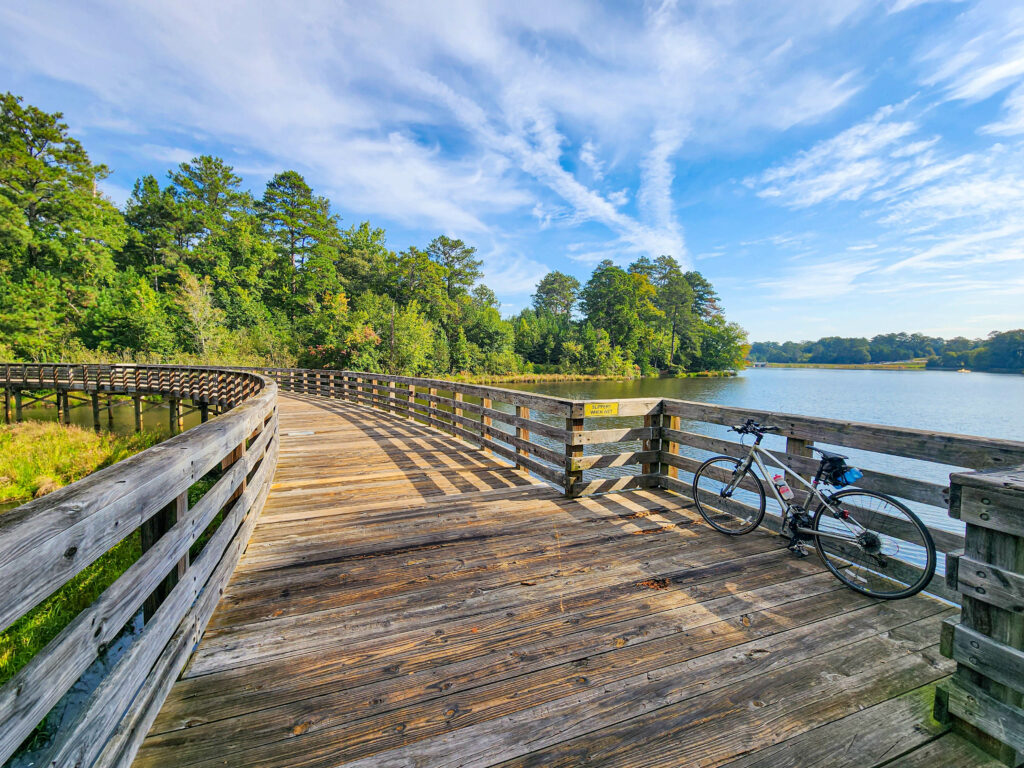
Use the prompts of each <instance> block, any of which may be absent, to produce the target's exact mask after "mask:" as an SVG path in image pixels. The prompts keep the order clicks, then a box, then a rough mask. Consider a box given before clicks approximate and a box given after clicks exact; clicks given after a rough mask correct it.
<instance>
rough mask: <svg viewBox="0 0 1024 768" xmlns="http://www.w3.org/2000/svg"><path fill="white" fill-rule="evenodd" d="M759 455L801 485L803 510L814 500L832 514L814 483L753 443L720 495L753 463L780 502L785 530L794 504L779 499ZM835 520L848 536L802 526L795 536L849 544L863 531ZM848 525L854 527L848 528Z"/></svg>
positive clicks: (728, 491)
mask: <svg viewBox="0 0 1024 768" xmlns="http://www.w3.org/2000/svg"><path fill="white" fill-rule="evenodd" d="M761 454H764V455H765V456H767V457H768V458H769V459H771V460H772V462H773V463H774V464H777V465H779V467H781V468H782V470H783V471H784V472H785V473H786V474H787V475H789V476H790V477H794V478H796V479H797V480H798V481H799V482H800V484H801V485H802V486H804V487H805V488H806V489H807V491H808V493H807V503H805V505H804V506H805V511H810V510H809V508H810V506H811V504H810V502H811V501H812V499H815V498H816V499H817V500H818V501H820V502H821V503H822V504H824V505H825V506H826V507H828V508H829V509H831V510H833V511H835V507H833V506H832V505H831V504H829V501H828V499H826V498H825V496H824V495H823V494H822V493H821V491H819V490H818V488H817V487H816V486H815V484H814V483H809V482H807V480H805V479H804V478H803V477H802V476H801V475H800V474H799V473H798V472H796V471H795V470H793V469H792V468H791V467H790V466H789V465H788V464H786V462H784V461H782V459H780V458H779V457H778V456H776V455H775V454H774V453H772V452H771V451H769V450H768V449H767V448H762V447H761V446H760V445H758V444H757V443H754V444H753V445H751V446H750V451H749V452H748V453H747V457H746V458H745V459H743V460H742V461H741V462H740V464H739V465H738V466H737V467H736V471H735V473H734V475H733V480H732V481H731V482H730V483H729V484H728V485H727V486H726V487H725V488H724V489H722V494H723V495H725V494H731V493H732V492H733V491H735V490H736V486H737V485H738V484H739V482H740V480H741V479H742V478H743V475H744V474H746V472H747V470H748V469H750V465H751V464H754V463H756V464H757V468H758V469H760V470H761V476H762V477H763V478H764V479H765V480H766V481H767V482H768V486H769V487H770V488H771V489H772V495H773V496H774V497H775V500H776V501H777V502H779V506H780V507H782V530H783V531H785V530H786V520H787V519H788V518H789V515H790V511H791V510H792V507H793V505H792V504H791V503H790V502H788V501H786V499H784V498H782V494H781V493H779V489H778V488H777V487H776V485H775V483H774V482H772V475H770V474H769V473H768V468H767V467H766V466H765V464H764V462H763V461H761ZM835 518H836V519H837V520H840V521H841V522H842V523H843V524H844V525H845V526H846V527H847V528H848V529H849V530H850V535H849V536H844V535H843V534H841V533H833V532H831V531H816V530H814V529H813V528H804V527H797V528H796V531H797V532H798V533H806V534H810V535H813V536H820V537H821V538H829V539H838V540H839V541H846V542H852V543H854V544H856V543H857V536H858V535H859V534H860V533H862V532H863V531H864V530H866V529H865V528H864V527H863V526H861V525H860V524H859V523H857V521H856V520H853V519H852V518H850V517H849V516H848V515H842V514H837V515H835ZM851 522H852V523H853V525H854V526H856V527H853V526H851V525H850V523H851ZM858 529H859V530H858Z"/></svg>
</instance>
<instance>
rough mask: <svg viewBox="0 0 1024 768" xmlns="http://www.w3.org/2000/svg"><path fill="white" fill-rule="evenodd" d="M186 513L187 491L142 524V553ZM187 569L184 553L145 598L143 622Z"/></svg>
mask: <svg viewBox="0 0 1024 768" xmlns="http://www.w3.org/2000/svg"><path fill="white" fill-rule="evenodd" d="M187 511H188V491H186V492H185V493H183V494H181V495H180V496H178V497H176V498H175V499H174V501H172V502H171V503H170V504H168V505H167V506H165V507H164V508H163V509H161V510H160V511H159V512H157V513H156V514H155V515H153V516H152V517H151V518H149V520H147V521H146V522H144V523H143V524H142V527H141V528H140V531H139V534H140V541H141V544H142V551H143V552H145V551H146V550H148V549H150V548H151V547H152V546H153V545H155V544H156V543H157V541H159V540H160V537H161V536H163V535H164V534H165V533H167V532H168V531H169V530H171V528H172V527H173V526H174V524H175V523H176V522H178V520H179V519H181V518H183V517H184V516H185V513H186V512H187ZM187 568H188V554H187V553H186V554H185V557H184V558H183V559H182V560H180V561H179V562H178V565H177V567H176V568H175V569H174V570H172V571H171V572H170V573H168V574H167V577H166V578H165V579H164V580H163V581H162V582H160V585H159V586H158V587H157V588H156V589H155V590H153V594H151V595H150V596H149V597H148V598H146V602H145V603H144V604H143V608H142V615H143V618H144V620H145V621H149V619H150V617H152V615H153V614H154V613H156V609H157V608H159V607H160V603H162V602H163V601H164V599H166V597H167V595H169V594H170V593H171V590H172V589H173V588H174V585H175V584H177V583H178V579H180V578H181V577H182V576H184V575H185V570H186V569H187Z"/></svg>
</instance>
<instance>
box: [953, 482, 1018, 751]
mask: <svg viewBox="0 0 1024 768" xmlns="http://www.w3.org/2000/svg"><path fill="white" fill-rule="evenodd" d="M949 514H950V517H954V518H958V519H960V520H963V522H964V523H965V524H966V530H965V533H964V549H963V552H960V553H954V554H950V555H949V556H948V557H947V560H946V582H947V584H948V585H949V586H950V587H951V588H952V589H954V590H957V591H959V592H960V593H961V594H962V596H963V597H962V601H961V602H962V611H961V614H960V621H959V623H957V622H956V621H955V620H953V619H947V620H946V622H944V624H943V627H942V639H941V644H940V648H941V650H942V653H943V655H945V656H948V657H949V658H952V659H953V660H954V661H956V662H957V669H956V672H955V673H954V675H953V677H952V678H951V679H950V680H949V681H948V682H946V683H943V684H942V685H941V686H939V688H938V690H937V691H936V694H935V717H936V719H937V720H940V721H945V722H951V723H952V725H953V730H954V731H956V732H958V733H960V734H961V735H963V736H965V737H967V738H968V739H970V740H971V741H974V742H975V743H976V744H978V745H979V746H981V747H982V748H983V749H985V750H986V751H987V752H989V753H990V754H992V755H993V756H995V757H996V758H998V759H999V760H1002V761H1003V762H1005V763H1006V764H1007V765H1012V766H1017V765H1020V764H1021V763H1024V467H1017V468H1016V469H1005V470H996V471H991V472H963V473H957V474H953V475H951V476H950V501H949Z"/></svg>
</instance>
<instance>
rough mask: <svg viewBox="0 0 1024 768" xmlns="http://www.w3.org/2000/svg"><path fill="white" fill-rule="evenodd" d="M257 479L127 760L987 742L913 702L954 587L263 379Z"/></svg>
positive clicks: (881, 753)
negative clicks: (872, 567)
mask: <svg viewBox="0 0 1024 768" xmlns="http://www.w3.org/2000/svg"><path fill="white" fill-rule="evenodd" d="M280 425H281V443H280V445H281V448H280V459H279V465H278V469H277V474H276V478H275V483H274V485H273V488H272V491H271V494H270V497H269V499H268V501H267V504H266V507H265V509H264V511H263V513H262V516H261V518H260V520H259V523H258V525H257V527H256V529H255V532H254V534H253V537H252V540H251V542H250V544H249V547H248V550H247V551H246V554H245V555H244V556H243V558H242V560H241V562H240V564H239V566H238V568H237V570H236V572H235V574H234V576H233V578H232V580H231V582H230V584H229V585H228V587H227V589H226V590H225V592H224V596H223V598H222V600H221V602H220V604H219V606H218V608H217V611H216V613H215V614H214V616H213V619H212V621H211V622H210V625H209V628H208V630H207V632H206V634H205V636H204V638H203V640H202V643H201V644H200V646H199V649H198V651H197V652H196V653H195V656H194V657H193V659H192V661H191V663H190V665H189V666H188V667H187V668H186V670H185V672H184V673H183V675H182V678H181V679H180V680H179V681H178V683H177V684H176V685H175V686H174V688H173V690H172V692H171V694H170V696H169V697H168V699H167V701H166V703H165V704H164V706H163V709H162V711H161V713H160V715H159V717H158V718H157V720H156V722H155V723H154V725H153V727H152V729H151V732H150V734H149V736H148V737H147V739H146V741H145V743H144V745H143V747H142V749H141V751H140V752H139V754H138V756H137V759H136V763H135V764H136V765H137V766H147V767H148V766H169V765H174V766H307V767H312V766H323V767H325V768H326V767H327V766H341V765H345V766H396V767H397V766H401V767H402V768H405V767H406V766H497V765H500V766H576V765H583V764H586V765H619V766H691V765H693V766H719V765H728V766H731V767H733V768H735V767H738V766H772V767H775V766H801V767H804V766H817V765H820V766H826V765H827V766H831V767H837V766H850V767H851V768H852V767H853V766H856V768H866V767H868V766H881V765H894V766H895V765H898V766H900V767H901V768H903V767H905V766H928V768H934V767H935V766H942V765H949V766H953V765H955V766H962V767H964V768H970V767H971V766H989V765H994V764H993V763H990V761H989V760H988V759H987V758H986V757H984V756H983V755H982V754H981V753H980V752H977V751H976V750H975V749H974V748H973V747H970V746H969V745H967V744H966V743H964V742H962V741H960V740H958V739H955V737H953V736H952V735H950V734H945V733H944V731H943V728H942V726H940V725H939V724H938V723H936V722H934V721H933V720H930V719H929V713H930V711H931V706H932V699H933V688H934V684H935V683H936V682H937V681H939V680H941V679H942V678H944V677H945V676H946V675H948V674H949V673H950V672H951V671H952V669H953V664H952V662H949V661H947V660H946V659H944V658H942V657H941V656H940V655H939V651H938V647H937V643H938V638H939V624H940V622H941V620H942V619H943V618H945V617H947V616H949V615H951V614H952V613H954V611H953V610H951V609H950V608H949V607H948V606H946V605H944V604H942V603H939V602H937V601H934V600H932V599H929V598H925V597H918V598H913V599H910V600H904V601H899V602H894V603H883V602H879V601H877V600H873V599H870V598H867V597H864V596H861V595H858V594H855V593H853V592H851V591H849V590H847V589H845V588H843V587H842V585H841V584H840V583H839V582H838V581H836V580H835V579H834V578H832V577H831V576H830V575H829V574H828V573H826V572H825V571H824V570H823V569H822V567H821V566H820V564H819V563H818V562H817V560H814V559H811V558H808V559H806V560H795V559H793V558H792V557H791V556H790V554H789V553H788V552H787V551H786V550H785V549H784V547H783V544H782V543H781V541H780V540H779V539H778V538H777V537H775V536H773V535H770V534H761V533H755V534H751V535H749V536H746V537H742V538H740V539H730V538H727V537H725V536H721V535H719V534H717V533H715V532H714V531H712V530H711V529H710V528H709V527H707V526H706V525H703V524H702V523H701V522H699V515H697V514H696V513H695V512H694V511H693V510H691V509H690V508H689V503H688V502H687V501H686V500H685V499H684V498H682V497H680V496H677V495H674V494H672V493H669V492H667V491H662V490H650V491H634V492H628V493H619V494H615V495H608V496H602V497H589V498H582V499H578V500H569V499H566V498H564V497H563V496H562V495H561V493H560V492H559V491H558V490H556V489H554V488H552V487H550V486H548V485H542V484H538V483H537V481H535V480H533V479H532V478H530V477H529V476H528V475H527V474H525V473H523V472H520V471H517V470H515V469H514V468H511V467H509V466H507V465H505V464H501V463H499V462H497V461H495V460H492V459H491V458H489V457H488V456H486V455H484V454H483V453H482V452H479V451H467V450H466V447H465V444H463V443H461V442H460V441H457V440H455V439H454V438H451V437H448V436H446V435H442V434H440V433H438V432H436V431H434V430H431V429H428V428H426V427H423V426H421V425H419V424H416V423H415V422H412V421H409V420H406V419H404V418H399V417H391V416H388V415H385V414H382V413H380V412H377V411H371V410H368V409H365V408H361V407H358V406H354V405H350V404H346V403H342V402H338V401H326V400H321V399H317V398H302V397H298V396H288V397H286V396H282V397H281V398H280Z"/></svg>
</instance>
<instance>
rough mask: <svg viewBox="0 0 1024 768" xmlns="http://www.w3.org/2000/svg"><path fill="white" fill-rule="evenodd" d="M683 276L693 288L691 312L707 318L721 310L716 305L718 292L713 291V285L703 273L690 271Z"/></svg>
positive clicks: (704, 318)
mask: <svg viewBox="0 0 1024 768" xmlns="http://www.w3.org/2000/svg"><path fill="white" fill-rule="evenodd" d="M683 276H684V277H685V278H686V282H688V283H689V284H690V288H691V289H692V290H693V313H694V314H695V315H696V316H697V317H699V318H701V319H702V320H707V319H708V318H710V317H711V316H712V315H717V314H718V313H719V312H721V308H720V307H719V306H718V301H719V299H718V294H717V293H716V292H715V287H714V286H713V285H711V283H710V282H709V281H708V279H707V278H706V277H704V275H702V274H701V273H700V272H692V271H691V272H687V273H685V274H684V275H683Z"/></svg>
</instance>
